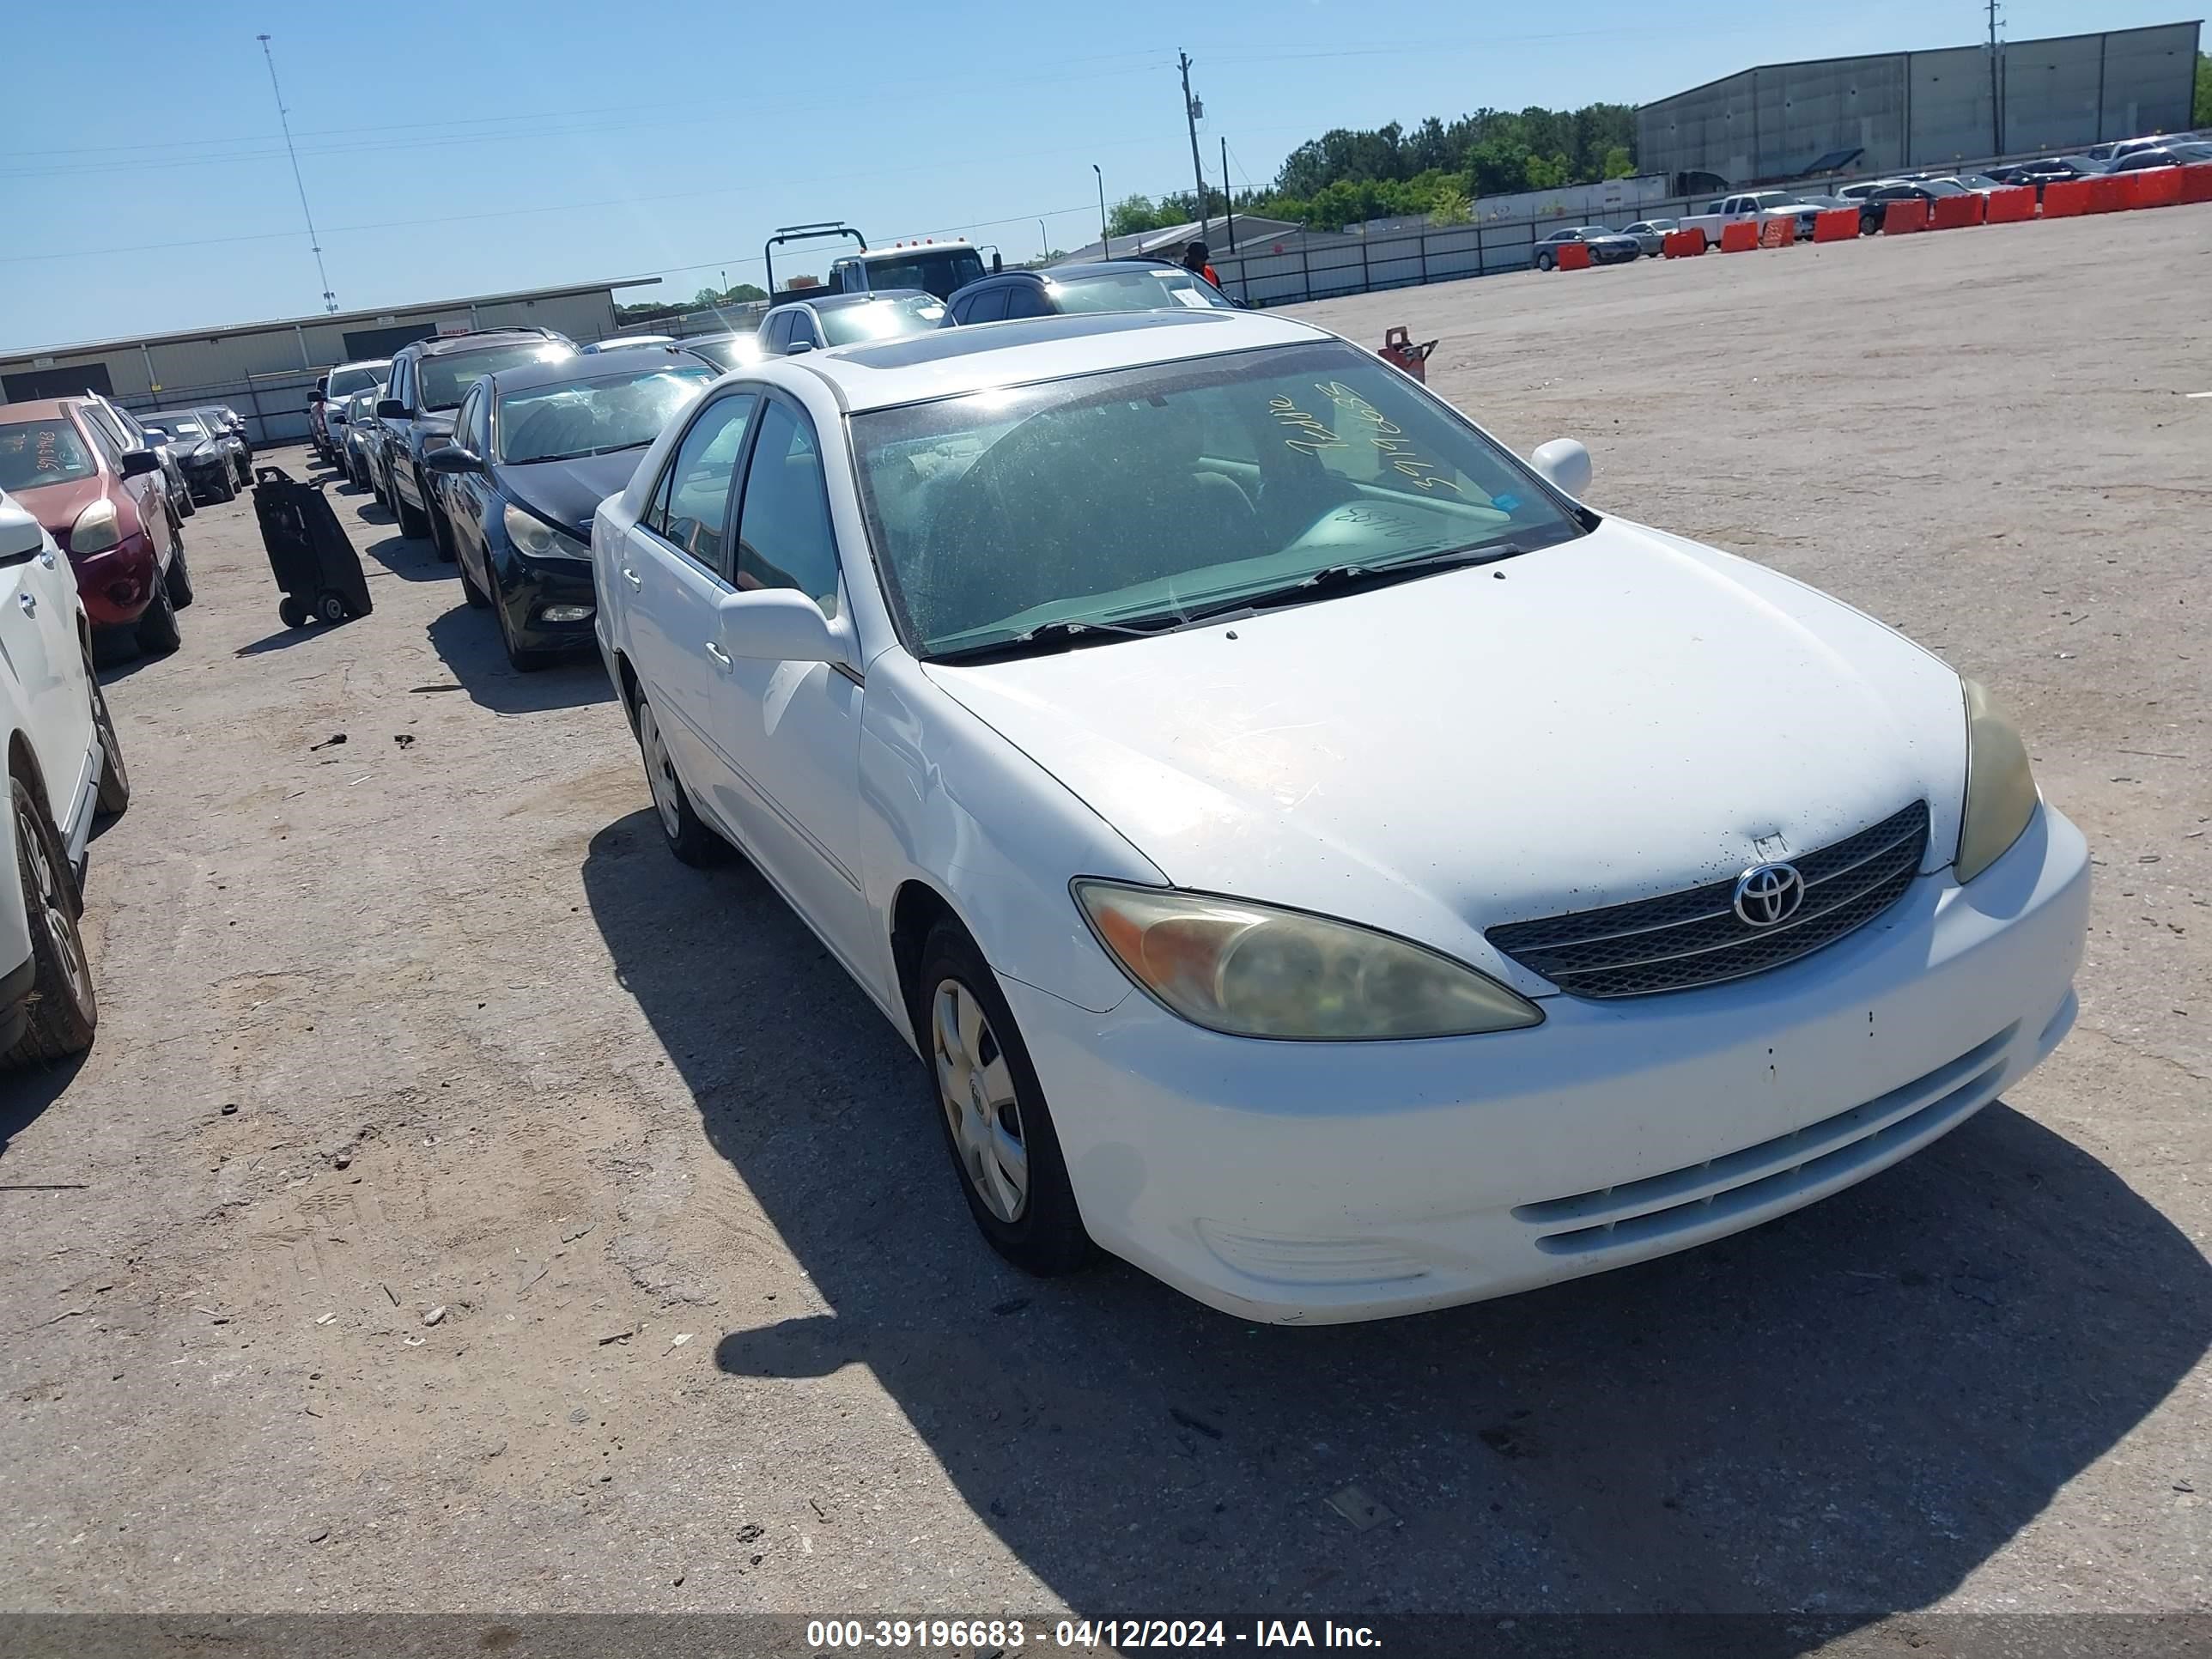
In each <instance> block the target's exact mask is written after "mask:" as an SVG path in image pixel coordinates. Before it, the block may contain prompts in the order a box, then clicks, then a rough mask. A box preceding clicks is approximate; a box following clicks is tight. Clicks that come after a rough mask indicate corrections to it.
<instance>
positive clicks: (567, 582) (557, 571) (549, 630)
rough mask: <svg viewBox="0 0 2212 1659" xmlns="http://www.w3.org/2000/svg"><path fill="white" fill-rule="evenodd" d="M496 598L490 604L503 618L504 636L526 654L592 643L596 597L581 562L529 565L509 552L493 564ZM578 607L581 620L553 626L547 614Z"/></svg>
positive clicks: (588, 572)
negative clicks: (510, 636)
mask: <svg viewBox="0 0 2212 1659" xmlns="http://www.w3.org/2000/svg"><path fill="white" fill-rule="evenodd" d="M493 568H494V572H495V576H496V578H497V580H496V584H495V585H496V587H497V592H495V593H494V594H493V595H492V603H493V604H494V605H498V606H499V607H500V609H501V610H502V611H505V612H506V613H507V631H508V633H509V634H510V635H512V637H513V641H514V642H515V644H516V645H518V646H520V647H521V648H522V649H524V650H526V651H567V650H572V649H573V650H579V651H580V650H582V649H584V648H585V647H586V646H589V645H590V644H592V627H593V624H594V623H595V622H596V621H597V618H598V610H599V593H598V592H597V591H596V590H595V589H594V587H593V585H592V567H591V564H590V562H588V561H586V560H583V559H534V558H532V557H531V556H529V555H528V554H526V553H521V552H518V551H516V550H514V549H513V548H512V547H508V548H504V549H502V550H501V551H500V552H499V553H498V554H497V555H496V556H495V559H494V563H493ZM577 607H581V609H582V611H583V615H582V616H580V617H569V618H568V619H567V620H565V621H560V622H556V621H553V620H551V619H550V618H549V617H547V616H546V614H545V613H546V612H547V611H550V610H556V609H574V608H577Z"/></svg>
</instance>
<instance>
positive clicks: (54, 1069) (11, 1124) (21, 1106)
mask: <svg viewBox="0 0 2212 1659" xmlns="http://www.w3.org/2000/svg"><path fill="white" fill-rule="evenodd" d="M83 1066H84V1056H83V1055H82V1054H71V1055H70V1057H69V1058H68V1059H66V1060H51V1061H47V1062H46V1063H44V1064H42V1065H33V1066H25V1067H23V1068H22V1069H21V1070H20V1071H15V1072H9V1073H5V1074H4V1075H0V1158H5V1157H6V1156H7V1154H8V1145H9V1142H10V1141H12V1140H14V1139H15V1137H16V1136H17V1135H19V1134H21V1133H22V1132H23V1131H24V1130H26V1129H27V1128H29V1127H31V1125H32V1124H33V1123H35V1122H36V1121H38V1120H39V1117H40V1115H41V1114H42V1113H44V1112H45V1111H46V1108H47V1107H49V1106H51V1105H52V1104H53V1103H55V1102H56V1101H57V1100H59V1099H60V1098H61V1097H62V1096H63V1095H64V1094H65V1093H67V1092H68V1091H69V1086H70V1083H72V1082H73V1081H75V1079H76V1074H77V1073H78V1072H80V1071H81V1070H82V1069H83ZM19 1188H20V1183H15V1182H10V1181H9V1179H8V1176H7V1166H6V1165H5V1164H0V1193H6V1192H13V1191H16V1190H19Z"/></svg>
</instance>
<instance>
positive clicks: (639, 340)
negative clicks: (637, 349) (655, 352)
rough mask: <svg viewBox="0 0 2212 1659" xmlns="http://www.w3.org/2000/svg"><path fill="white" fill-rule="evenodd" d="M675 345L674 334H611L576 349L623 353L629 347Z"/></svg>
mask: <svg viewBox="0 0 2212 1659" xmlns="http://www.w3.org/2000/svg"><path fill="white" fill-rule="evenodd" d="M675 343H676V337H675V336H674V335H673V334H611V335H609V336H608V337H606V338H605V339H604V340H594V341H592V343H591V344H589V345H586V346H579V347H577V348H576V349H578V350H579V351H621V350H623V349H625V348H627V347H629V346H641V345H674V344H675Z"/></svg>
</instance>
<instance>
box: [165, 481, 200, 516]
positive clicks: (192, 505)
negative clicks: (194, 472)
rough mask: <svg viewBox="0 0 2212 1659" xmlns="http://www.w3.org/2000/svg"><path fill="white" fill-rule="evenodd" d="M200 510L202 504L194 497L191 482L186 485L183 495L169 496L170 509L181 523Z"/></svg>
mask: <svg viewBox="0 0 2212 1659" xmlns="http://www.w3.org/2000/svg"><path fill="white" fill-rule="evenodd" d="M199 510H200V504H199V503H198V502H197V501H194V500H193V499H192V492H191V486H190V485H189V484H188V485H186V486H185V493H184V494H183V495H172V496H170V497H169V511H170V512H172V513H175V514H176V515H177V521H178V522H179V523H180V524H181V523H182V522H183V521H184V520H186V519H189V518H191V516H192V514H193V513H197V512H198V511H199Z"/></svg>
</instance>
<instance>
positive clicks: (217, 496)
mask: <svg viewBox="0 0 2212 1659" xmlns="http://www.w3.org/2000/svg"><path fill="white" fill-rule="evenodd" d="M208 495H209V496H210V498H211V499H212V500H213V501H214V502H215V503H216V506H218V507H220V506H222V503H223V502H225V501H235V500H237V499H238V486H237V485H236V484H234V483H232V482H231V478H230V470H229V469H228V467H226V468H224V469H223V474H222V478H221V479H220V480H219V481H218V482H217V483H214V484H212V485H210V487H209V489H208Z"/></svg>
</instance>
